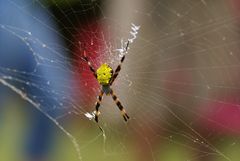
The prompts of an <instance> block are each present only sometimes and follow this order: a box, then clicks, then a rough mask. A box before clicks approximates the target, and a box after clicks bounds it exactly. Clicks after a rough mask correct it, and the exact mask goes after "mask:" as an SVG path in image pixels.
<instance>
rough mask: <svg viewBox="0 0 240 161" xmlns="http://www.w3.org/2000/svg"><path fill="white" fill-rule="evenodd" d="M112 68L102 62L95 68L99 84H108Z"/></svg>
mask: <svg viewBox="0 0 240 161" xmlns="http://www.w3.org/2000/svg"><path fill="white" fill-rule="evenodd" d="M112 74H113V70H112V68H111V67H110V66H109V65H108V64H106V63H104V64H102V65H101V66H100V67H99V68H98V69H97V80H98V82H99V83H100V84H101V85H108V84H109V83H110V80H111V78H112Z"/></svg>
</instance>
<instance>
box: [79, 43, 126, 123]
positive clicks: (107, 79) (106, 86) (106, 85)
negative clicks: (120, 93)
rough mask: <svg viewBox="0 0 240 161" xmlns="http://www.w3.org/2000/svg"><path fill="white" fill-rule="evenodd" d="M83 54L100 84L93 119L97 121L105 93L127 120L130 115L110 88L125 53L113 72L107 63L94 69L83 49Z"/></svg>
mask: <svg viewBox="0 0 240 161" xmlns="http://www.w3.org/2000/svg"><path fill="white" fill-rule="evenodd" d="M128 45H129V41H128V42H127V45H126V48H125V52H126V51H127V49H128ZM83 55H84V60H85V61H86V62H87V63H88V66H89V69H90V70H91V72H92V73H93V75H94V77H95V78H96V79H97V81H98V83H99V84H100V85H101V86H102V89H101V92H100V94H99V96H98V100H97V102H96V104H95V109H96V111H95V121H96V122H98V116H99V115H100V112H99V107H100V104H101V101H102V98H103V94H106V95H107V96H108V95H111V96H112V98H113V100H114V101H115V103H116V105H117V106H118V108H119V110H120V111H121V114H122V116H123V119H124V120H125V121H126V122H127V121H128V119H129V118H130V117H129V116H128V114H127V113H126V111H125V109H124V107H123V106H122V104H121V102H120V101H119V99H118V98H117V96H116V95H115V94H114V92H113V90H112V88H111V86H112V84H113V82H114V81H115V79H116V78H117V76H118V73H119V72H120V70H121V65H122V63H123V61H124V59H125V55H123V57H122V58H121V61H120V64H119V65H118V66H117V68H116V69H115V71H114V72H113V69H112V68H111V67H110V66H109V65H108V64H107V63H104V64H102V65H101V66H100V67H99V68H98V69H97V71H95V69H94V68H93V66H92V64H91V62H90V61H89V59H88V57H87V55H86V51H85V50H84V52H83Z"/></svg>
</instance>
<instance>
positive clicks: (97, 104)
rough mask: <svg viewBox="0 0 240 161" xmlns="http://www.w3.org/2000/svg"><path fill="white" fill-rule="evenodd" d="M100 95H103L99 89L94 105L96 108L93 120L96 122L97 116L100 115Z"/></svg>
mask: <svg viewBox="0 0 240 161" xmlns="http://www.w3.org/2000/svg"><path fill="white" fill-rule="evenodd" d="M102 97H103V91H101V93H100V94H99V96H98V100H97V102H96V105H95V109H96V113H95V121H96V122H98V116H99V115H100V112H99V107H100V104H101V101H102Z"/></svg>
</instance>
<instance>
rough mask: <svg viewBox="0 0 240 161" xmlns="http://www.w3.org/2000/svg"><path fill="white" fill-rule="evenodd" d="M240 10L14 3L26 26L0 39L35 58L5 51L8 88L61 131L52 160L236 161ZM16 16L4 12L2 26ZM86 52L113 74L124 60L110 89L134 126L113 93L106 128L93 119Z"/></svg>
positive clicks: (166, 2)
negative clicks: (122, 111) (121, 109)
mask: <svg viewBox="0 0 240 161" xmlns="http://www.w3.org/2000/svg"><path fill="white" fill-rule="evenodd" d="M235 3H237V2H234V1H229V2H227V1H225V0H194V1H193V0H160V1H156V0H148V1H120V0H119V1H90V0H81V1H80V0H61V1H40V0H32V1H27V2H24V1H14V0H7V1H6V2H5V4H4V5H6V6H10V8H11V9H12V10H16V11H17V13H18V14H19V15H20V16H19V17H20V18H22V17H26V21H25V22H22V24H21V25H19V24H18V23H17V22H15V21H1V24H0V33H1V34H2V35H7V36H9V37H11V40H12V41H10V42H9V44H11V46H14V45H15V44H14V43H18V44H21V45H22V46H23V48H26V50H25V51H27V52H25V53H21V52H17V51H14V52H13V53H4V52H5V50H4V49H3V47H5V46H4V45H3V46H1V48H2V49H1V53H2V54H0V55H1V59H2V60H3V61H1V64H0V84H1V86H4V87H7V88H6V90H7V91H8V92H9V91H13V92H14V93H15V94H17V96H18V97H19V98H21V99H22V100H23V101H25V102H28V103H29V104H31V105H32V106H33V107H34V108H36V109H37V110H38V111H39V112H40V113H42V114H43V115H44V116H45V117H47V118H48V120H49V122H52V123H54V124H55V125H56V127H57V128H58V129H59V130H58V131H57V132H56V136H58V138H57V141H56V144H57V145H55V146H56V150H55V152H53V154H52V156H49V158H54V159H53V160H56V159H57V160H81V161H85V160H96V158H97V159H98V160H154V161H155V160H174V161H175V160H176V161H177V160H188V161H190V160H228V161H230V160H237V158H238V156H239V155H238V153H237V151H239V133H240V128H239V123H240V111H239V98H238V95H239V54H238V52H239V29H238V27H239V24H238V22H239V17H238V13H237V9H238V8H237V5H236V4H235ZM8 15H9V13H7V14H6V13H4V11H0V17H1V19H6V17H7V16H8ZM10 15H11V14H10ZM11 16H12V15H11ZM11 16H10V18H11ZM46 35H48V36H49V37H54V38H47V37H46ZM127 41H130V44H129V49H128V51H127V52H126V51H125V47H126V43H127ZM13 42H14V43H13ZM6 43H7V42H6ZM7 48H11V47H7ZM84 50H85V51H86V53H87V54H88V57H89V60H90V61H91V63H92V64H93V66H94V68H95V69H97V68H98V67H99V66H100V65H101V64H102V63H105V62H106V63H108V64H109V65H110V66H111V67H113V69H115V68H116V67H117V65H118V64H119V63H120V59H121V57H122V56H123V54H126V59H125V61H124V63H123V65H122V70H121V72H120V74H119V75H118V77H117V79H116V81H115V82H114V84H113V86H112V88H113V90H114V92H115V93H116V95H117V96H118V97H119V99H120V101H121V103H122V104H123V106H124V107H125V108H126V111H127V113H128V114H129V116H130V117H131V119H130V120H129V122H128V123H125V122H124V120H123V118H122V117H121V115H120V113H119V110H118V108H117V106H116V105H115V103H114V101H113V100H112V98H111V97H108V96H104V97H103V101H102V104H101V107H100V111H101V115H100V116H99V124H97V123H95V122H94V119H92V118H93V117H94V113H93V111H94V110H95V109H94V106H95V101H96V100H97V98H96V97H97V96H98V94H99V91H100V86H99V85H98V83H97V81H96V80H95V78H94V77H93V75H92V73H91V72H90V70H89V68H88V66H87V63H86V62H85V61H84V60H83V58H82V56H83V51H84ZM10 51H11V50H10ZM7 54H13V56H12V57H11V59H7V58H6V57H7ZM5 59H6V60H5ZM4 61H6V62H7V63H4ZM8 62H10V63H8ZM25 63H29V65H26V67H24V68H22V67H19V66H18V65H19V64H25ZM9 64H11V65H9ZM1 94H2V93H1ZM3 95H4V94H3ZM15 97H16V96H15ZM21 108H23V107H21ZM59 131H61V132H63V134H64V136H59V135H58V132H59ZM66 138H68V139H66ZM69 142H70V143H72V144H71V145H70V144H69ZM58 145H61V146H59V147H58ZM67 149H69V150H67ZM71 149H72V150H71ZM59 151H63V152H62V153H59Z"/></svg>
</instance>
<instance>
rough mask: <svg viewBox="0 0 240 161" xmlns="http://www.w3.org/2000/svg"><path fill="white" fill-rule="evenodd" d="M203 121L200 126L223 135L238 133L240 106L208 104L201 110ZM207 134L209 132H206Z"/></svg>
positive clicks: (222, 103) (239, 129)
mask: <svg viewBox="0 0 240 161" xmlns="http://www.w3.org/2000/svg"><path fill="white" fill-rule="evenodd" d="M201 109H202V111H201V114H202V115H204V117H205V119H203V120H201V123H200V125H201V126H203V127H204V129H209V130H211V131H215V132H217V133H221V134H225V135H233V134H237V135H239V133H240V126H239V125H240V105H239V104H235V103H230V102H209V103H208V104H206V105H205V106H204V107H202V108H201ZM208 132H209V131H208Z"/></svg>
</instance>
